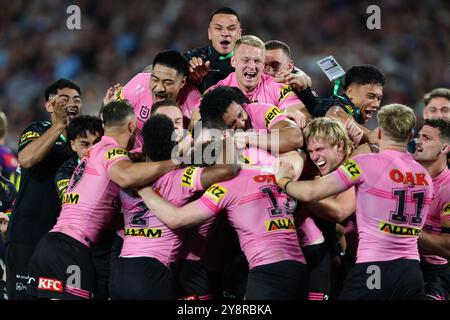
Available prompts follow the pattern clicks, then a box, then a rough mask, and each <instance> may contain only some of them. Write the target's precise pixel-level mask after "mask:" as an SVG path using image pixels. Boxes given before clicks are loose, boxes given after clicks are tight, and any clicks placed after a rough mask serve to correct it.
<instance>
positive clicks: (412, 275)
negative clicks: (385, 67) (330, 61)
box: [276, 104, 434, 299]
mask: <svg viewBox="0 0 450 320" xmlns="http://www.w3.org/2000/svg"><path fill="white" fill-rule="evenodd" d="M377 117H378V123H379V125H380V128H379V131H378V132H379V138H380V153H379V154H366V155H364V154H363V155H358V156H356V157H354V158H352V159H350V160H349V161H347V162H346V163H345V164H343V165H342V166H340V167H339V168H338V169H337V170H336V171H334V172H332V173H330V174H328V175H325V176H324V177H322V178H320V179H317V180H313V181H300V182H297V181H293V180H292V178H291V177H290V176H291V173H290V165H289V164H286V163H284V162H281V164H280V170H279V171H278V172H277V173H276V176H277V181H278V185H279V186H280V187H281V188H282V189H283V190H285V191H286V192H287V193H288V194H289V195H291V196H293V197H294V198H296V199H298V200H300V201H306V202H310V201H316V200H320V199H323V198H326V197H329V196H331V195H334V194H337V193H341V192H343V191H345V190H347V189H349V188H351V187H353V186H355V188H356V221H357V227H358V233H359V244H358V250H357V260H356V264H355V266H354V267H353V268H352V269H351V270H350V273H349V274H348V276H347V278H346V280H345V283H344V286H343V290H342V292H341V294H340V296H339V298H340V299H421V298H423V296H424V283H423V277H422V272H421V270H420V265H419V261H420V257H419V251H418V247H417V240H418V237H419V234H420V231H421V229H422V227H423V225H424V223H425V220H426V217H427V215H428V211H429V209H430V204H431V200H432V199H433V197H434V189H433V182H432V180H431V177H430V176H429V174H428V173H427V171H426V170H425V169H424V168H423V167H422V166H421V165H420V164H419V163H417V162H416V161H414V159H413V158H412V155H410V154H409V153H407V152H406V146H407V144H408V141H409V139H410V138H411V136H412V132H411V130H412V129H413V128H414V126H415V122H416V118H415V115H414V112H413V111H412V109H411V108H409V107H406V106H404V105H400V104H392V105H388V106H385V107H383V108H382V109H381V110H380V111H379V113H378V115H377Z"/></svg>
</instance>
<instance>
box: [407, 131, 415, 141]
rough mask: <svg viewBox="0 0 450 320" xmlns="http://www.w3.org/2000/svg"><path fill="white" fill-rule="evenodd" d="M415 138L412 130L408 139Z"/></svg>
mask: <svg viewBox="0 0 450 320" xmlns="http://www.w3.org/2000/svg"><path fill="white" fill-rule="evenodd" d="M413 138H414V131H413V130H411V132H410V133H409V137H408V141H411V140H412V139H413Z"/></svg>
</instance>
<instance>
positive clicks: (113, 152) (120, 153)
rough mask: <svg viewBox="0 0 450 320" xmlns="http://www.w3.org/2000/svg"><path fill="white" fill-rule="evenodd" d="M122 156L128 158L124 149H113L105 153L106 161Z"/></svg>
mask: <svg viewBox="0 0 450 320" xmlns="http://www.w3.org/2000/svg"><path fill="white" fill-rule="evenodd" d="M123 156H128V151H127V150H125V149H119V148H113V149H109V150H108V152H106V153H105V157H106V160H112V159H115V158H119V157H123Z"/></svg>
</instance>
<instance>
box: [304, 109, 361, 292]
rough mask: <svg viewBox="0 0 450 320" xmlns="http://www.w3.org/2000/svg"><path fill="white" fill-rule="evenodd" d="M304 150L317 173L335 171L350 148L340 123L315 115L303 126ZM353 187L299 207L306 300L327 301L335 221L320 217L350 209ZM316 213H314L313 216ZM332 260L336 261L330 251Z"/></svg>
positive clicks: (352, 208)
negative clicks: (307, 273) (305, 271)
mask: <svg viewBox="0 0 450 320" xmlns="http://www.w3.org/2000/svg"><path fill="white" fill-rule="evenodd" d="M304 138H305V142H306V150H307V153H308V154H309V159H310V160H311V161H312V162H313V163H314V165H315V166H316V167H317V168H318V170H319V172H320V175H322V176H323V175H326V174H328V173H330V172H331V171H333V170H335V169H336V168H337V167H339V165H341V164H342V163H343V162H344V161H345V160H346V159H348V158H349V156H350V154H351V153H352V151H353V143H352V141H351V140H350V138H349V136H348V135H347V132H346V131H345V128H344V127H343V126H342V125H341V123H340V122H338V121H336V120H333V119H329V118H324V117H322V118H317V119H314V120H312V121H311V122H309V123H308V124H307V125H306V127H305V129H304ZM355 202H356V201H355V191H354V188H351V189H349V190H346V191H344V192H342V193H341V194H338V195H336V196H332V197H329V198H326V199H323V200H321V201H318V202H312V203H306V204H305V205H302V206H301V207H300V210H301V213H300V215H299V216H300V221H299V223H298V226H297V228H298V229H299V230H298V232H299V240H300V242H301V246H302V250H303V253H304V254H305V258H306V261H307V263H308V269H309V274H310V280H309V299H310V300H327V299H329V297H330V279H331V278H330V271H331V260H330V253H335V250H334V249H335V248H336V247H337V238H336V226H335V223H336V221H329V220H330V219H328V217H327V216H326V215H325V219H321V215H320V213H321V212H323V211H325V212H326V213H327V212H329V211H332V212H336V213H338V214H341V212H344V213H347V212H350V213H352V212H354V211H355V205H356V203H355ZM316 213H317V216H316ZM333 260H336V258H335V256H334V254H333Z"/></svg>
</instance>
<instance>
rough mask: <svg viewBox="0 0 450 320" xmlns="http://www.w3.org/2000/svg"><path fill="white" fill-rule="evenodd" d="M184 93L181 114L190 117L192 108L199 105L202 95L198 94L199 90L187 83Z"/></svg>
mask: <svg viewBox="0 0 450 320" xmlns="http://www.w3.org/2000/svg"><path fill="white" fill-rule="evenodd" d="M185 94H186V97H185V99H184V101H183V102H182V105H181V109H182V111H183V115H184V116H185V117H187V118H189V119H190V118H191V117H192V112H193V111H194V109H196V108H198V107H199V106H200V100H201V98H202V95H201V94H200V91H198V89H197V88H196V87H194V86H192V85H188V87H187V88H186V92H185Z"/></svg>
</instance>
